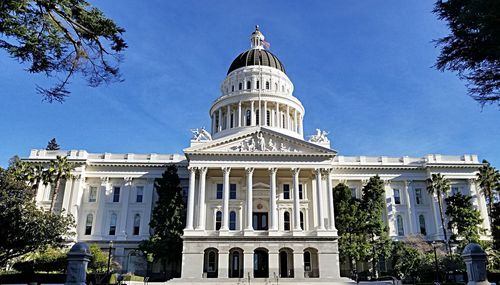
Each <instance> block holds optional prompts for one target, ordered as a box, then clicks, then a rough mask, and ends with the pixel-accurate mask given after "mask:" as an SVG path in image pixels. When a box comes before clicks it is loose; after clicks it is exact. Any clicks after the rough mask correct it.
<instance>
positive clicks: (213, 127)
mask: <svg viewBox="0 0 500 285" xmlns="http://www.w3.org/2000/svg"><path fill="white" fill-rule="evenodd" d="M211 117H212V135H213V134H215V133H216V132H217V130H216V129H215V112H214V113H212V116H211Z"/></svg>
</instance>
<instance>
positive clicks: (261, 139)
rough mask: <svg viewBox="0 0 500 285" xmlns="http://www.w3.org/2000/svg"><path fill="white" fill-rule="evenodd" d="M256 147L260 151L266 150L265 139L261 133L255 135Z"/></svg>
mask: <svg viewBox="0 0 500 285" xmlns="http://www.w3.org/2000/svg"><path fill="white" fill-rule="evenodd" d="M257 140H258V141H257V149H258V150H260V151H265V150H266V139H265V138H264V136H263V135H262V133H259V135H258V136H257Z"/></svg>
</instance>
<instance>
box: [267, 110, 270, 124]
mask: <svg viewBox="0 0 500 285" xmlns="http://www.w3.org/2000/svg"><path fill="white" fill-rule="evenodd" d="M269 125H271V111H269V110H267V111H266V126H269Z"/></svg>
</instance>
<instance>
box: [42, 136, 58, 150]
mask: <svg viewBox="0 0 500 285" xmlns="http://www.w3.org/2000/svg"><path fill="white" fill-rule="evenodd" d="M45 149H46V150H60V149H61V147H60V146H59V144H57V141H56V138H52V139H51V140H50V141H49V142H48V143H47V147H46V148H45Z"/></svg>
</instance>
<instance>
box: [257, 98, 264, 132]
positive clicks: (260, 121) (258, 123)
mask: <svg viewBox="0 0 500 285" xmlns="http://www.w3.org/2000/svg"><path fill="white" fill-rule="evenodd" d="M258 103H259V121H258V122H257V126H262V118H263V115H262V104H261V103H262V102H261V101H260V100H259V101H258Z"/></svg>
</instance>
